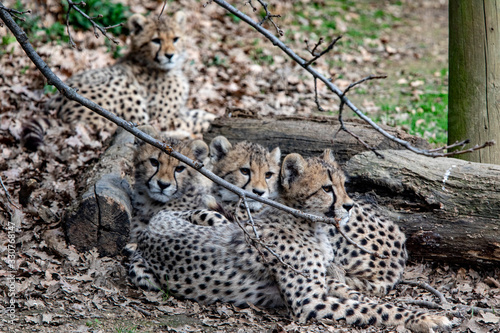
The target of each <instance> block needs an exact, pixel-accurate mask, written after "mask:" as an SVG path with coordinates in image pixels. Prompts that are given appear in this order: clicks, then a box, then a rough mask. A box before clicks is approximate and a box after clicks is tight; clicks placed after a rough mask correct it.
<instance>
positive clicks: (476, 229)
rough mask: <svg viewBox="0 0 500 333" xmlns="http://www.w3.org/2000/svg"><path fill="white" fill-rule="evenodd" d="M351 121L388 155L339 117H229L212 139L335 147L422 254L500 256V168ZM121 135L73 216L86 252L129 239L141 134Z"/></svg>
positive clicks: (69, 224) (310, 151)
mask: <svg viewBox="0 0 500 333" xmlns="http://www.w3.org/2000/svg"><path fill="white" fill-rule="evenodd" d="M346 125H347V126H348V128H349V129H350V130H351V131H352V132H354V133H355V134H356V135H358V136H360V137H361V138H362V139H363V140H364V141H365V142H367V143H368V144H369V145H371V146H373V147H376V148H377V149H381V150H379V152H381V153H382V154H383V155H384V156H385V158H384V159H381V158H378V157H376V156H375V154H373V153H372V152H369V151H366V148H365V147H364V146H363V145H362V144H360V143H359V142H358V141H357V140H356V139H354V138H353V137H352V136H350V135H349V134H347V133H345V132H340V133H338V135H336V136H335V134H336V132H337V129H338V122H337V121H336V120H335V119H331V118H329V119H328V118H320V119H312V120H306V119H303V118H285V119H283V118H282V119H277V120H274V119H273V120H261V119H248V118H230V119H228V118H222V119H218V120H216V121H215V122H214V124H213V126H212V129H211V130H210V131H209V132H208V133H207V134H206V135H205V139H206V141H207V142H210V140H211V139H212V138H213V137H215V136H217V135H224V136H226V137H227V138H228V139H229V140H230V141H232V142H236V141H240V140H244V139H247V140H250V141H254V142H258V143H260V144H263V145H264V146H267V147H269V148H273V147H276V146H280V148H281V149H282V152H283V155H285V154H288V153H291V152H298V153H300V154H303V155H305V156H311V155H319V154H320V153H321V152H322V151H323V149H325V148H331V149H333V150H334V152H335V154H336V157H337V159H338V160H339V162H341V163H344V164H345V166H344V168H345V169H346V171H347V172H348V174H349V175H350V179H351V181H350V182H349V183H348V191H349V193H352V194H353V195H355V196H364V197H367V196H369V197H372V200H374V201H376V202H377V203H378V205H379V207H380V208H381V209H382V210H383V212H384V214H386V215H387V216H389V217H391V218H392V219H393V220H394V221H395V222H397V223H398V224H399V225H400V226H401V227H402V228H403V229H404V231H405V233H406V235H407V237H408V243H407V246H408V249H409V251H410V254H411V255H412V257H413V258H423V259H429V260H439V261H446V262H460V263H472V264H477V263H498V262H499V261H500V221H499V220H500V167H499V166H493V165H486V164H478V163H469V162H464V161H462V160H457V159H450V158H437V159H432V158H428V157H424V156H420V155H416V154H414V153H411V152H409V151H406V150H382V149H384V148H387V149H389V148H393V147H398V148H400V147H399V146H397V145H396V144H395V143H394V142H392V141H390V140H388V139H386V138H385V137H383V136H382V135H380V134H378V133H376V132H375V131H374V130H373V129H372V128H371V127H369V126H367V125H365V124H364V123H361V122H358V121H348V122H346ZM385 129H386V130H388V131H389V132H390V133H391V134H393V135H395V136H398V137H400V138H402V139H404V140H407V141H410V142H411V143H412V144H413V145H415V146H418V147H420V148H427V147H428V143H427V142H425V141H424V140H422V139H419V138H415V137H412V136H410V135H408V134H405V133H404V132H402V131H397V130H395V129H390V128H385ZM120 135H121V136H122V137H121V138H120V137H119V136H118V137H117V138H116V139H115V140H114V144H113V145H111V146H110V148H108V150H107V151H106V152H105V153H104V154H103V156H102V157H101V159H100V161H99V162H98V164H97V165H96V166H94V167H93V168H92V169H91V170H89V171H88V173H87V174H86V175H84V176H83V177H82V184H84V186H83V188H85V191H84V192H83V195H82V199H81V201H80V202H79V203H78V205H77V207H76V208H75V209H73V210H72V212H71V213H70V214H69V215H68V218H67V219H66V235H67V238H68V241H69V242H70V243H72V244H74V245H75V246H76V247H77V248H78V249H79V250H81V251H86V250H89V249H91V248H93V247H97V248H98V250H99V252H100V253H101V255H116V254H118V253H120V251H121V248H122V247H123V245H124V244H125V242H126V240H127V239H128V232H129V221H130V216H131V215H130V214H131V206H130V199H129V196H128V189H127V187H128V183H127V180H128V181H130V179H126V180H125V181H122V178H123V177H124V176H126V175H132V174H133V172H132V169H133V165H132V160H133V158H132V156H133V147H132V142H133V140H134V138H133V136H132V135H131V134H129V133H126V132H124V133H122V134H120ZM363 151H365V152H364V153H362V154H360V152H363ZM346 162H347V163H346ZM110 173H111V175H109V176H106V177H104V175H106V174H110ZM125 178H126V177H125ZM356 193H357V195H356Z"/></svg>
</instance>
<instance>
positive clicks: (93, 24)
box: [66, 0, 123, 47]
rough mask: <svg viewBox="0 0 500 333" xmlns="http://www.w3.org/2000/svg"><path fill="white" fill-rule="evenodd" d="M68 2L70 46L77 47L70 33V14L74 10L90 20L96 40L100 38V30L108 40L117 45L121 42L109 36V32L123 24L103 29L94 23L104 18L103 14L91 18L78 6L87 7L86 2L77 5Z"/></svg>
mask: <svg viewBox="0 0 500 333" xmlns="http://www.w3.org/2000/svg"><path fill="white" fill-rule="evenodd" d="M66 1H67V3H68V12H67V13H66V27H67V30H68V36H69V40H70V44H71V46H72V47H75V46H76V45H75V42H74V41H73V38H72V37H71V34H70V32H69V13H70V11H71V10H72V9H74V10H76V11H77V12H78V13H80V14H81V15H82V16H83V17H85V18H86V19H87V20H89V22H90V23H91V24H92V27H93V28H94V36H95V37H96V38H99V33H98V32H97V31H98V30H99V31H100V32H101V33H102V35H103V36H104V37H106V38H107V39H109V40H110V41H112V42H113V43H115V44H118V43H119V41H118V40H116V39H115V38H114V37H113V36H109V35H108V30H109V29H112V28H116V27H119V26H122V25H123V23H119V24H115V25H110V26H108V27H101V26H100V25H99V24H97V23H95V21H94V19H96V18H102V15H101V14H99V15H97V16H96V17H90V16H88V15H87V14H85V12H84V11H82V10H81V9H80V8H79V7H78V6H82V7H83V6H85V5H86V3H85V2H84V1H80V2H76V3H75V2H73V1H72V0H66Z"/></svg>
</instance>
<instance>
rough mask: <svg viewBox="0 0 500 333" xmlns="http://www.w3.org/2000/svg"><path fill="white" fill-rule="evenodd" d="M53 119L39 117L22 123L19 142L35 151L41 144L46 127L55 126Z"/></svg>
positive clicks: (55, 122)
mask: <svg viewBox="0 0 500 333" xmlns="http://www.w3.org/2000/svg"><path fill="white" fill-rule="evenodd" d="M57 125H58V124H57V121H56V120H54V119H50V118H46V117H39V118H34V119H31V120H29V121H28V122H26V123H24V124H23V128H22V131H21V144H22V145H23V146H24V147H26V148H27V149H29V150H31V151H37V150H38V148H39V147H40V146H42V145H43V137H44V136H45V133H46V132H47V129H49V128H50V127H53V126H57Z"/></svg>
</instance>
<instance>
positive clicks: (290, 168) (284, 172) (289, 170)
mask: <svg viewBox="0 0 500 333" xmlns="http://www.w3.org/2000/svg"><path fill="white" fill-rule="evenodd" d="M306 163H307V162H306V160H304V158H303V157H302V156H300V155H299V154H289V155H287V156H286V157H285V159H284V160H283V164H282V166H281V185H283V187H284V188H286V189H289V188H290V186H291V185H292V183H293V182H295V181H296V180H297V178H299V176H300V175H301V174H302V173H303V172H304V170H305V168H306Z"/></svg>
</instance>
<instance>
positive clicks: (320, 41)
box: [304, 37, 323, 57]
mask: <svg viewBox="0 0 500 333" xmlns="http://www.w3.org/2000/svg"><path fill="white" fill-rule="evenodd" d="M304 43H306V50H307V51H309V53H311V55H312V56H313V57H314V56H316V55H317V53H316V49H317V48H318V46H320V45H321V44H322V43H323V37H320V38H319V40H318V42H317V43H316V45H314V47H313V48H312V50H311V48H310V47H309V41H308V40H307V39H306V40H304Z"/></svg>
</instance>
